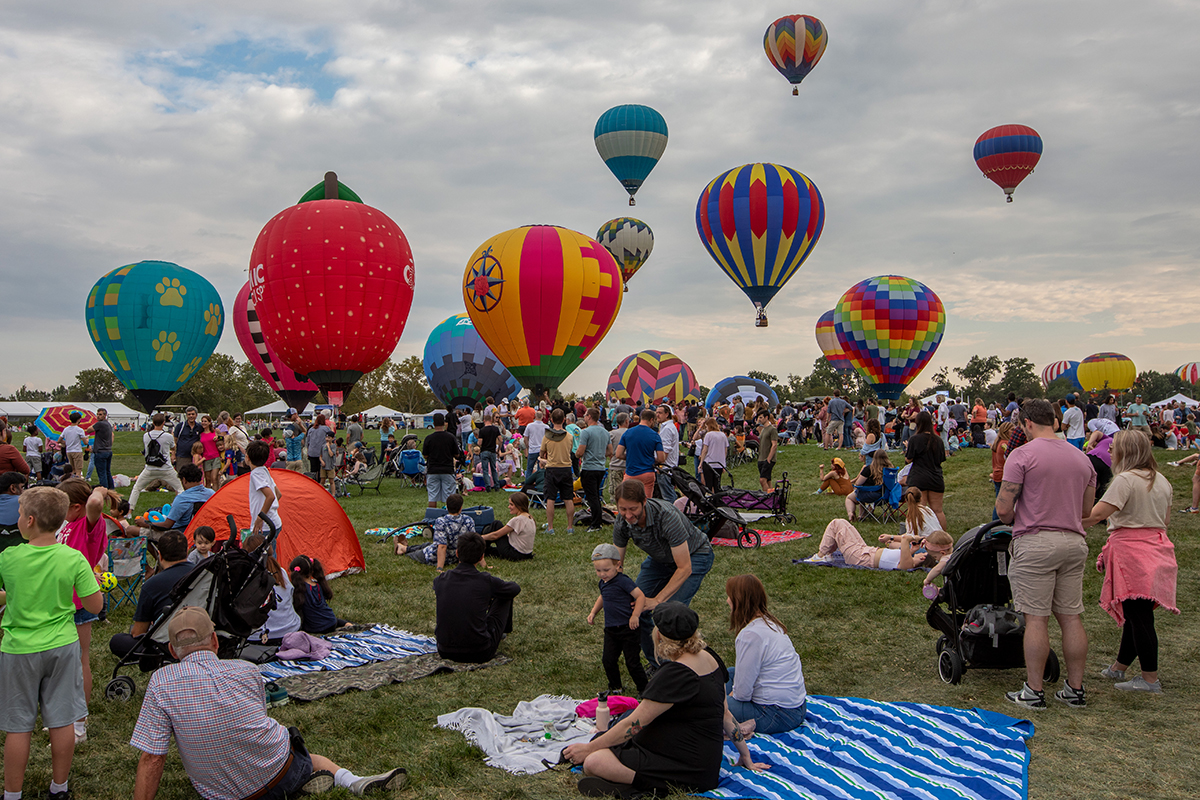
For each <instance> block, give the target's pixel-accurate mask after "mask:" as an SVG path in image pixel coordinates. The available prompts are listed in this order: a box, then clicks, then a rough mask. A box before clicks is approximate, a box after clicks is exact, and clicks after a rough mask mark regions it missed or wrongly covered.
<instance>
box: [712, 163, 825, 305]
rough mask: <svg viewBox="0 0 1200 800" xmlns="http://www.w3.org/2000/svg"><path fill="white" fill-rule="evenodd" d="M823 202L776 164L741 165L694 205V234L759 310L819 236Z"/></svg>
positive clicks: (808, 186)
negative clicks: (698, 236)
mask: <svg viewBox="0 0 1200 800" xmlns="http://www.w3.org/2000/svg"><path fill="white" fill-rule="evenodd" d="M824 225H825V203H824V202H823V201H822V200H821V193H820V192H818V191H817V186H816V184H814V183H813V182H812V181H810V180H809V179H808V178H806V177H805V176H804V175H801V174H800V173H799V172H796V171H795V170H794V169H791V168H789V167H783V166H778V165H776V164H746V165H744V166H741V167H736V168H734V169H731V170H729V171H728V172H724V173H722V174H720V175H718V176H717V177H716V178H713V180H712V181H711V182H710V183H709V184H708V186H706V187H704V191H702V192H701V193H700V200H699V202H697V203H696V230H697V231H699V233H700V240H701V241H703V242H704V246H705V248H707V249H708V254H709V255H710V256H712V258H713V260H714V261H716V262H717V264H718V265H719V266H720V267H721V269H723V270H725V274H726V275H728V276H729V277H730V278H732V279H733V282H734V283H736V284H737V285H738V286H739V287H741V290H742V291H743V292H745V293H746V296H747V297H749V298H750V302H751V303H754V307H755V308H756V309H758V318H757V320H756V321H755V323H754V324H755V325H756V326H758V327H760V328H765V327H766V326H767V315H766V307H767V303H769V302H771V298H773V297H774V296H775V295H776V293H777V292H778V291H779V290H780V289H782V288H783V285H784V284H785V283H787V282H788V279H789V278H791V277H792V274H793V273H794V272H795V271H796V270H798V269H799V268H800V265H801V264H803V263H804V259H806V258H808V254H809V253H811V252H812V249H813V247H815V246H816V244H817V240H818V239H820V238H821V228H822V227H824Z"/></svg>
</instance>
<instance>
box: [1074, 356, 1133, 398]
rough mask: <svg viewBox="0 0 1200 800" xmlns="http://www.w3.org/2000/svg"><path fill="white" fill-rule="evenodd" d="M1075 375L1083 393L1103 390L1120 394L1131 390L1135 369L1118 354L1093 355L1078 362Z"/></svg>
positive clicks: (1127, 359) (1126, 357) (1125, 357)
mask: <svg viewBox="0 0 1200 800" xmlns="http://www.w3.org/2000/svg"><path fill="white" fill-rule="evenodd" d="M1075 375H1076V378H1077V380H1078V381H1079V385H1080V387H1081V388H1082V389H1083V391H1085V392H1098V391H1101V390H1103V389H1111V390H1113V391H1118V392H1120V391H1125V390H1126V389H1131V388H1133V382H1134V381H1135V380H1136V379H1137V367H1135V366H1134V365H1133V362H1132V361H1130V360H1129V357H1128V356H1123V355H1121V354H1120V353H1095V354H1093V355H1090V356H1088V357H1087V358H1085V359H1084V360H1083V361H1080V362H1079V368H1078V369H1077V370H1075Z"/></svg>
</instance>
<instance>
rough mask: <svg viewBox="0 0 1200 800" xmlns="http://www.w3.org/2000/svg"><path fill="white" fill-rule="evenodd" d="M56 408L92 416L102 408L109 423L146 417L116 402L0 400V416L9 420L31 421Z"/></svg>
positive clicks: (139, 420) (132, 420)
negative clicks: (62, 407) (77, 410)
mask: <svg viewBox="0 0 1200 800" xmlns="http://www.w3.org/2000/svg"><path fill="white" fill-rule="evenodd" d="M57 406H75V407H76V408H79V409H82V410H84V411H91V412H92V413H93V414H94V413H96V410H97V409H100V408H103V409H106V410H107V411H108V420H109V422H132V423H134V424H138V423H140V422H141V421H142V420H144V419H146V417H147V415H146V414H143V413H142V412H140V411H134V410H133V409H132V408H130V407H129V406H126V405H124V404H123V403H118V402H116V401H113V402H111V403H68V402H66V401H55V400H39V401H36V402H33V403H26V402H22V401H20V400H0V416H6V417H8V418H9V419H14V418H16V417H28V418H30V419H33V418H35V417H36V416H37V415H38V414H40V413H41V412H42V409H43V408H55V407H57Z"/></svg>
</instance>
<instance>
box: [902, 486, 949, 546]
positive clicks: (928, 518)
mask: <svg viewBox="0 0 1200 800" xmlns="http://www.w3.org/2000/svg"><path fill="white" fill-rule="evenodd" d="M941 529H942V523H940V522H938V518H937V514H935V513H934V511H933V509H932V508H930V507H929V506H928V505H927V504H926V503H925V496H924V495H923V494H921V490H920V489H918V488H917V487H915V486H909V487H908V488H907V489H905V490H904V532H905V533H911V534H912V535H913V536H915V537H917V538H918V539H924V538H925V537H927V536H929V535H930V534H931V533H933V532H934V531H940V530H941Z"/></svg>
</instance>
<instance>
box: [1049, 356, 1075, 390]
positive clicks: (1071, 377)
mask: <svg viewBox="0 0 1200 800" xmlns="http://www.w3.org/2000/svg"><path fill="white" fill-rule="evenodd" d="M1078 369H1079V362H1078V361H1055V362H1054V363H1053V364H1049V365H1047V366H1046V368H1045V369H1044V370H1042V385H1043V386H1047V387H1048V386H1050V384H1052V383H1054V382H1055V381H1056V380H1058V379H1059V378H1066V379H1067V381H1069V382H1070V384H1071V388H1072V389H1076V390H1082V389H1083V387H1082V386H1080V385H1079V376H1078V374H1077V370H1078Z"/></svg>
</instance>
